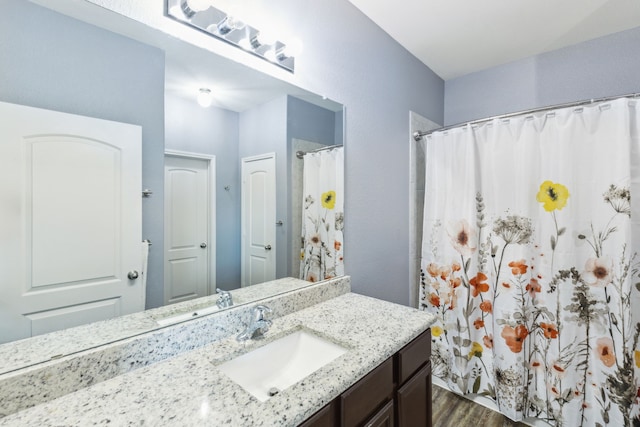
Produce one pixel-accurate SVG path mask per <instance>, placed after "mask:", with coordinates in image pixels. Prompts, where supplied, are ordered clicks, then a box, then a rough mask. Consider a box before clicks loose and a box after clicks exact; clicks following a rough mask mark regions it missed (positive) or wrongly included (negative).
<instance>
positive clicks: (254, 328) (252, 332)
mask: <svg viewBox="0 0 640 427" xmlns="http://www.w3.org/2000/svg"><path fill="white" fill-rule="evenodd" d="M271 311H272V310H271V309H270V308H269V307H267V306H266V305H257V306H255V307H253V310H251V320H250V321H249V324H248V325H247V327H246V329H245V330H244V331H242V332H240V334H239V335H238V336H237V337H236V339H237V340H238V341H246V340H248V339H253V338H260V337H262V336H263V335H264V334H265V333H266V332H267V331H268V330H269V327H270V326H271V320H269V319H266V318H265V315H267V314H269V313H271Z"/></svg>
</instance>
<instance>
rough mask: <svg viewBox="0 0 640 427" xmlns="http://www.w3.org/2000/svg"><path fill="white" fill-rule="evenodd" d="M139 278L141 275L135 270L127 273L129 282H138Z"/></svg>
mask: <svg viewBox="0 0 640 427" xmlns="http://www.w3.org/2000/svg"><path fill="white" fill-rule="evenodd" d="M138 276H139V274H138V272H137V271H135V270H131V271H130V272H128V273H127V277H128V278H129V280H136V279H137V278H138Z"/></svg>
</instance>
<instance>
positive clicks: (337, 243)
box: [333, 240, 342, 251]
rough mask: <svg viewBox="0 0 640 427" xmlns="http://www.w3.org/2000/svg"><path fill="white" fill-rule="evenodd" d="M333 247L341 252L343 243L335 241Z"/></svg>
mask: <svg viewBox="0 0 640 427" xmlns="http://www.w3.org/2000/svg"><path fill="white" fill-rule="evenodd" d="M333 247H334V249H335V250H336V251H339V250H340V248H341V247H342V242H339V241H337V240H335V241H334V242H333Z"/></svg>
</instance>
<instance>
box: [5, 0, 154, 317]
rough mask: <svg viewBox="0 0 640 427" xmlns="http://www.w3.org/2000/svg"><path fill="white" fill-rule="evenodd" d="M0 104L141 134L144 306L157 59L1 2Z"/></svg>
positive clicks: (20, 0)
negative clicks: (125, 126)
mask: <svg viewBox="0 0 640 427" xmlns="http://www.w3.org/2000/svg"><path fill="white" fill-rule="evenodd" d="M2 5H3V6H4V7H3V8H2V13H1V14H0V70H1V71H0V75H1V77H0V101H4V102H12V103H16V104H23V105H29V106H32V107H39V108H46V109H51V110H57V111H62V112H66V113H72V114H80V115H84V116H90V117H97V118H101V119H107V120H114V121H119V122H125V123H131V124H135V125H139V126H142V163H143V172H142V185H143V187H145V188H150V189H152V190H153V197H151V198H148V199H143V203H142V238H144V239H149V240H151V242H152V243H153V246H152V247H151V252H150V254H149V276H148V278H147V284H148V285H147V305H148V306H150V307H154V306H156V305H158V303H159V302H160V303H161V301H162V293H161V292H160V293H159V295H160V301H158V300H157V299H156V295H155V294H158V292H157V291H156V290H157V289H160V290H162V288H163V283H164V281H163V276H162V262H163V261H162V258H163V255H162V247H163V234H162V224H163V215H162V210H163V188H164V185H163V181H164V176H163V174H164V173H163V152H164V144H163V143H164V53H163V52H162V51H161V50H158V49H156V48H152V47H149V46H146V45H144V44H141V43H138V42H134V41H132V40H129V39H127V38H124V37H121V36H118V35H115V34H113V33H110V32H107V31H104V30H101V29H98V28H96V27H93V26H90V25H86V24H84V23H82V22H78V21H76V20H74V19H70V18H67V17H66V16H62V15H59V14H57V13H54V12H51V11H49V10H46V9H43V8H41V7H38V6H35V5H33V4H31V3H29V2H26V1H24V0H3V2H2Z"/></svg>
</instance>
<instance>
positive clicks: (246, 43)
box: [238, 36, 251, 50]
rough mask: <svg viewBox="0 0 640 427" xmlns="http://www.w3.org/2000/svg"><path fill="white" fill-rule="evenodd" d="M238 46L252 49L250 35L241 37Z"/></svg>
mask: <svg viewBox="0 0 640 427" xmlns="http://www.w3.org/2000/svg"><path fill="white" fill-rule="evenodd" d="M238 46H240V47H241V48H243V49H244V50H251V39H249V36H245V37H243V38H241V39H240V41H238Z"/></svg>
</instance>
